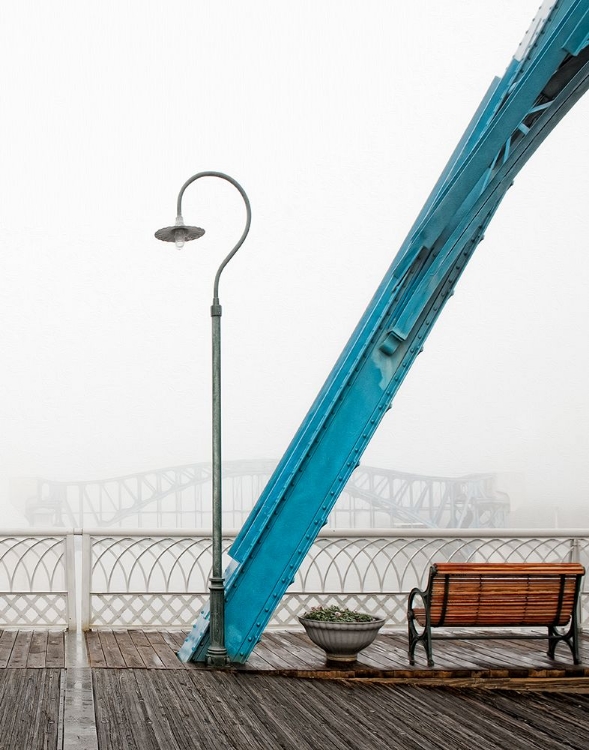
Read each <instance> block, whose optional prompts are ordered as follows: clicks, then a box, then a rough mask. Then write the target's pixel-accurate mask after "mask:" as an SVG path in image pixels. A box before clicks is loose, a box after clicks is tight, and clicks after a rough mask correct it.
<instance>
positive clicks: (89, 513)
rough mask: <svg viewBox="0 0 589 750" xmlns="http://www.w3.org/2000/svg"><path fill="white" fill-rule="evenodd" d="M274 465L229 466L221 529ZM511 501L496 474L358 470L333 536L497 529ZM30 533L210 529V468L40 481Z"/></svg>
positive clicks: (336, 514)
mask: <svg viewBox="0 0 589 750" xmlns="http://www.w3.org/2000/svg"><path fill="white" fill-rule="evenodd" d="M275 468H276V462H275V461H272V460H248V461H246V460H243V461H227V462H225V464H224V471H223V508H224V509H223V527H224V528H225V529H228V530H237V529H239V528H241V526H242V525H243V523H244V521H245V519H246V518H247V516H248V515H249V513H250V511H251V510H252V508H253V507H254V505H255V503H256V501H257V500H258V498H259V496H260V494H261V493H262V490H263V489H264V487H265V485H266V483H267V482H268V479H269V478H270V476H271V475H272V472H273V471H274V469H275ZM508 512H509V498H508V496H507V494H506V493H505V492H502V491H501V490H500V489H499V486H498V476H497V475H496V474H491V473H488V474H472V475H468V476H463V477H457V478H454V477H440V476H428V475H420V474H410V473H406V472H400V471H395V470H392V469H379V468H374V467H369V466H359V467H358V468H357V469H356V471H355V472H354V473H353V474H352V476H351V478H350V479H349V481H348V483H347V484H346V487H345V489H344V491H343V493H342V494H341V496H340V498H339V499H338V502H337V503H336V505H335V507H334V508H333V510H332V512H331V514H330V516H329V519H328V524H327V525H328V526H329V527H330V528H340V529H344V528H348V529H353V528H382V529H385V528H471V527H472V528H496V527H502V526H504V525H505V518H506V515H507V513H508ZM26 516H27V518H28V520H29V522H30V523H31V524H32V525H36V526H39V525H43V526H47V525H50V526H53V525H57V526H71V527H78V528H79V527H89V526H104V527H112V528H117V527H124V528H193V529H209V528H210V527H211V466H210V464H208V463H197V464H188V465H186V466H174V467H170V468H166V469H158V470H154V471H146V472H141V473H137V474H129V475H126V476H121V477H114V478H112V479H102V480H96V481H78V482H68V481H62V482H58V481H51V480H45V479H39V480H37V481H36V486H35V487H30V488H29V494H28V497H27V499H26Z"/></svg>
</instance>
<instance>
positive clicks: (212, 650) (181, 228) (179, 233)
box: [155, 172, 252, 667]
mask: <svg viewBox="0 0 589 750" xmlns="http://www.w3.org/2000/svg"><path fill="white" fill-rule="evenodd" d="M201 177H220V178H221V179H222V180H227V182H230V183H231V184H232V185H233V186H234V187H235V188H237V190H239V192H240V194H241V197H242V198H243V200H244V203H245V207H246V211H247V219H246V224H245V229H244V230H243V234H242V235H241V237H240V238H239V241H238V242H237V244H236V245H235V247H234V248H233V250H231V252H230V253H229V255H227V257H226V258H225V259H224V260H223V262H222V263H221V265H220V266H219V268H218V270H217V273H216V275H215V282H214V285H213V303H212V305H211V323H212V350H213V352H212V353H213V362H212V365H213V371H212V375H213V386H212V439H213V441H212V454H213V456H212V458H213V568H212V575H211V578H210V581H209V591H210V645H209V649H208V651H207V663H208V664H209V665H210V666H214V667H223V666H226V665H227V663H228V661H229V659H228V656H227V649H226V648H225V579H224V577H223V502H222V478H221V477H222V475H221V313H222V308H221V303H220V301H219V279H220V278H221V273H222V271H223V269H224V268H225V266H226V265H227V263H229V261H230V260H231V258H233V256H234V255H235V253H236V252H237V251H238V250H239V248H240V247H241V246H242V245H243V242H244V240H245V238H246V237H247V234H248V232H249V229H250V224H251V218H252V215H251V208H250V202H249V199H248V197H247V195H246V192H245V190H244V189H243V188H242V187H241V185H240V184H239V183H238V182H237V181H236V180H234V179H233V178H232V177H229V175H226V174H224V173H223V172H199V173H198V174H195V175H193V176H192V177H191V178H190V179H188V180H186V182H185V183H184V185H182V188H181V189H180V192H179V194H178V205H177V211H176V223H175V225H174V226H173V227H165V228H164V229H158V231H157V232H156V233H155V236H156V237H157V239H158V240H163V241H164V242H175V243H176V247H177V248H178V249H181V248H182V247H183V246H184V243H185V242H189V241H190V240H196V239H198V238H199V237H202V236H203V234H204V229H201V228H200V227H192V226H187V225H186V224H184V219H183V218H182V196H183V195H184V191H185V190H186V188H187V187H188V186H189V185H190V184H192V183H193V182H195V181H196V180H198V179H200V178H201Z"/></svg>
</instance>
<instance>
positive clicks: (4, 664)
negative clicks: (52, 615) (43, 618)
mask: <svg viewBox="0 0 589 750" xmlns="http://www.w3.org/2000/svg"><path fill="white" fill-rule="evenodd" d="M63 667H65V633H64V631H62V630H4V631H2V630H0V669H61V668H63Z"/></svg>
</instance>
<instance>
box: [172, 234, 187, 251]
mask: <svg viewBox="0 0 589 750" xmlns="http://www.w3.org/2000/svg"><path fill="white" fill-rule="evenodd" d="M174 242H175V244H176V250H182V248H183V247H184V243H185V242H186V229H176V231H175V232H174Z"/></svg>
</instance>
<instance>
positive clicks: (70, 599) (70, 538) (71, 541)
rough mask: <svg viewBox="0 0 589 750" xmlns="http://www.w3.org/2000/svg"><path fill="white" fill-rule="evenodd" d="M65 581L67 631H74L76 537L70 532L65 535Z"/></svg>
mask: <svg viewBox="0 0 589 750" xmlns="http://www.w3.org/2000/svg"><path fill="white" fill-rule="evenodd" d="M64 542H65V580H66V591H67V622H68V630H74V631H75V630H76V629H77V626H78V623H77V617H76V609H77V608H76V603H77V602H76V537H75V536H74V534H73V533H72V532H70V533H69V534H66V535H65V539H64Z"/></svg>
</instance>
